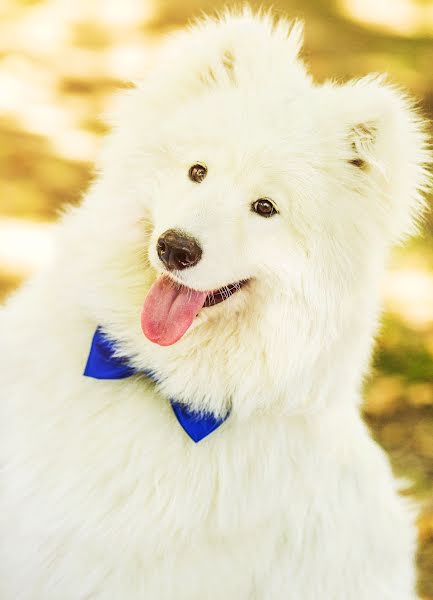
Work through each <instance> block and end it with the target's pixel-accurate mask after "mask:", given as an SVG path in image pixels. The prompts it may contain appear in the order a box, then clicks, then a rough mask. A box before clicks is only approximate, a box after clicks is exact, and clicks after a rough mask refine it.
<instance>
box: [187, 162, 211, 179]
mask: <svg viewBox="0 0 433 600" xmlns="http://www.w3.org/2000/svg"><path fill="white" fill-rule="evenodd" d="M188 175H189V178H190V179H191V181H195V182H196V183H201V182H202V181H203V179H204V178H205V177H206V175H207V168H206V167H205V166H204V165H201V164H200V163H197V164H196V165H192V167H191V168H190V170H189V171H188Z"/></svg>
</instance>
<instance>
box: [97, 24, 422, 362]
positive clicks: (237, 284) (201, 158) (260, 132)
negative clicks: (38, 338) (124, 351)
mask: <svg viewBox="0 0 433 600" xmlns="http://www.w3.org/2000/svg"><path fill="white" fill-rule="evenodd" d="M284 27H285V24H284V22H281V23H280V24H279V25H278V26H276V27H272V25H271V23H270V20H269V19H267V18H255V17H252V16H251V15H244V16H242V17H237V18H235V17H232V18H227V19H226V21H225V22H222V23H207V24H206V25H205V26H204V27H203V28H202V29H197V30H196V31H194V32H192V33H190V34H187V35H186V36H185V37H184V38H181V39H180V40H177V41H175V42H174V45H173V47H172V50H171V53H170V52H169V53H168V57H169V60H165V62H164V61H163V62H162V64H161V66H160V67H159V68H157V69H156V70H155V73H154V74H153V75H151V76H150V78H149V81H148V82H147V83H146V84H145V85H144V86H143V87H141V88H138V89H137V90H135V91H133V92H132V93H131V94H130V95H129V96H128V97H127V98H126V100H125V103H124V104H123V105H122V107H121V109H120V111H119V117H118V125H117V128H116V131H115V133H114V134H113V135H112V137H111V140H110V141H109V143H108V146H107V150H106V152H105V155H104V158H103V160H102V178H101V180H100V181H99V182H98V183H97V185H96V196H97V198H99V199H97V201H96V202H95V208H93V209H90V210H93V211H95V212H94V214H95V215H96V216H95V219H98V216H97V215H98V214H99V215H100V223H101V224H102V222H103V221H104V217H103V216H102V213H103V212H105V214H106V213H107V206H108V209H109V211H110V214H111V217H110V220H109V223H110V224H109V225H107V224H106V223H105V225H104V226H105V227H107V229H106V231H103V229H104V226H102V225H101V228H102V229H101V231H102V234H101V235H102V237H103V238H104V240H105V246H104V248H105V250H104V251H102V250H100V253H101V254H100V257H99V259H98V260H99V261H100V263H102V262H103V263H104V266H101V270H102V269H103V270H104V271H106V272H107V277H106V278H105V280H104V284H103V285H104V293H105V297H106V298H107V300H106V304H105V305H100V306H99V307H96V308H95V314H96V310H98V311H99V315H102V318H103V319H105V321H106V322H107V323H110V324H111V323H113V328H115V327H116V322H118V323H119V325H118V326H117V332H116V335H119V337H121V336H122V335H123V331H124V330H125V328H126V326H127V325H128V326H129V325H130V324H131V323H134V324H135V323H136V321H137V319H138V314H137V313H138V312H141V327H142V331H143V332H144V335H145V336H146V338H148V340H150V341H151V342H153V343H154V344H157V345H159V346H171V345H176V344H177V343H178V341H179V340H185V339H188V336H189V335H190V334H191V332H192V331H193V330H196V331H198V329H199V326H201V329H202V330H203V331H204V330H205V329H206V327H208V329H209V332H210V333H209V334H208V336H207V339H210V337H212V338H214V337H215V336H218V335H224V332H225V330H226V324H227V323H228V322H230V321H231V322H233V320H237V322H238V323H239V328H242V327H244V330H247V329H248V328H249V330H251V331H250V333H251V339H252V338H253V337H254V336H255V338H256V340H257V337H258V334H259V330H260V328H261V327H262V324H263V327H262V329H263V332H264V333H263V336H266V338H267V339H273V340H274V342H275V344H274V345H275V346H276V347H277V346H278V344H279V343H280V342H278V343H277V341H275V340H277V338H278V336H280V338H281V339H284V343H285V345H284V347H283V345H281V344H280V346H281V348H282V352H283V354H284V356H285V357H287V353H288V348H289V347H290V348H291V351H292V353H293V355H294V356H295V355H296V356H295V358H299V357H302V360H303V362H307V361H306V357H307V356H313V355H314V356H317V354H318V353H320V351H321V349H323V348H326V347H329V345H330V344H331V343H332V342H333V341H334V340H338V338H339V336H340V337H341V336H342V335H349V333H348V332H351V333H350V336H351V337H353V342H354V343H355V342H356V339H357V337H358V338H359V339H360V338H361V337H363V336H364V337H366V338H369V337H370V335H371V331H370V329H371V326H368V327H367V326H366V322H367V321H368V320H369V319H370V321H371V314H373V313H374V312H375V308H374V306H375V296H376V287H377V275H378V274H379V273H380V271H381V268H382V263H383V256H384V253H385V250H386V248H387V246H389V243H390V242H391V241H393V240H395V239H397V238H399V237H400V236H401V235H402V234H404V233H405V232H407V231H408V230H409V229H410V224H411V222H412V220H413V216H414V215H415V214H416V213H417V211H419V208H420V206H421V198H420V194H419V190H420V188H422V187H423V186H424V185H425V184H426V181H427V177H426V175H425V172H424V171H423V168H422V164H423V162H424V161H425V160H426V158H427V154H426V152H425V149H424V140H425V138H424V134H423V133H422V129H421V127H420V124H419V122H418V121H417V119H416V117H414V115H413V113H412V112H411V109H410V106H409V105H408V104H407V103H406V101H405V100H404V99H402V98H401V97H400V95H399V94H398V93H397V92H396V91H395V90H394V89H393V88H389V87H387V86H386V85H385V84H384V83H383V82H382V81H378V80H374V79H371V78H367V79H364V80H361V81H359V82H351V83H349V84H347V85H345V86H336V85H334V84H325V85H323V86H316V85H314V84H313V83H312V82H311V80H310V77H309V76H308V75H307V74H306V72H305V70H304V68H303V66H302V65H301V63H300V62H299V60H298V57H297V54H298V50H299V46H300V31H299V28H296V27H295V28H294V29H292V31H291V33H289V34H287V31H285V30H284ZM104 196H108V198H106V197H104ZM90 200H92V198H90V199H89V202H88V205H89V207H90V206H91V202H90ZM98 211H99V213H98ZM104 222H105V221H104ZM103 245H104V244H100V245H99V246H100V248H102V246H103ZM92 252H93V250H92ZM104 252H105V254H104ZM109 274H111V277H109V276H108V275H109ZM95 279H97V278H95ZM119 281H121V282H122V285H119ZM150 284H152V286H151V288H150V291H148V288H149V285H150ZM101 285H102V284H101ZM143 290H144V291H143ZM144 292H145V293H147V296H146V298H145V300H144V303H143V295H145V293H144ZM101 296H102V294H101V293H98V292H95V294H94V297H101ZM122 315H127V318H126V317H125V318H123V317H122ZM364 316H365V319H364ZM99 318H101V317H99ZM134 319H135V320H134ZM120 323H121V324H120ZM134 327H135V325H134ZM358 330H359V332H361V331H362V332H363V333H362V335H361V333H359V332H358ZM365 332H367V333H365ZM358 333H359V335H358ZM364 334H365V335H364ZM140 335H142V333H141V332H140ZM205 337H206V336H205ZM280 341H281V340H280ZM346 347H347V341H346ZM285 360H286V358H285Z"/></svg>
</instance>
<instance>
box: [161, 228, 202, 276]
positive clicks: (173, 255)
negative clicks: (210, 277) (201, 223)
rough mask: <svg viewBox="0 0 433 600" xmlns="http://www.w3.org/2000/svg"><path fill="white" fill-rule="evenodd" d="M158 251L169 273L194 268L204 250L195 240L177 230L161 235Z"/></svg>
mask: <svg viewBox="0 0 433 600" xmlns="http://www.w3.org/2000/svg"><path fill="white" fill-rule="evenodd" d="M157 251H158V256H159V258H160V259H161V260H162V262H163V263H164V264H165V266H166V267H167V269H168V270H169V271H174V270H178V271H180V270H181V269H187V268H188V267H193V266H194V265H196V264H197V263H198V261H199V260H200V258H201V255H202V249H201V248H200V246H199V245H198V243H197V241H196V240H195V239H194V238H192V237H190V236H189V235H186V234H185V233H182V232H181V231H176V230H175V229H169V230H168V231H166V232H165V233H163V234H162V235H161V237H160V238H159V240H158V244H157Z"/></svg>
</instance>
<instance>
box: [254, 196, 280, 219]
mask: <svg viewBox="0 0 433 600" xmlns="http://www.w3.org/2000/svg"><path fill="white" fill-rule="evenodd" d="M251 208H252V210H253V211H254V212H256V213H257V214H258V215H260V216H261V217H266V218H268V217H272V216H273V215H275V214H277V213H278V211H277V209H276V208H275V206H274V205H273V204H272V202H271V201H270V200H268V199H267V198H260V200H256V201H255V202H254V203H253V204H252V205H251Z"/></svg>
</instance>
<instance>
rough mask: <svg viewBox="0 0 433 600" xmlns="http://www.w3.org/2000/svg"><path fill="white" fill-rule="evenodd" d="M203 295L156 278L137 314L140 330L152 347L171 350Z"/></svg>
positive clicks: (161, 278) (182, 333) (194, 314)
mask: <svg viewBox="0 0 433 600" xmlns="http://www.w3.org/2000/svg"><path fill="white" fill-rule="evenodd" d="M206 296H207V293H206V292H196V291H195V290H191V289H190V288H187V287H184V286H176V285H175V284H174V283H173V282H172V281H170V280H169V279H168V277H164V276H162V277H160V278H159V279H158V280H157V281H155V283H154V284H153V286H152V287H151V288H150V290H149V292H148V294H147V296H146V299H145V301H144V305H143V309H142V311H141V329H142V330H143V333H144V335H145V336H146V337H147V338H148V339H149V340H150V341H151V342H154V343H155V344H159V345H160V346H171V344H174V343H175V342H177V341H178V340H179V339H180V338H181V337H182V336H183V335H184V333H185V332H186V331H187V329H188V328H189V326H190V325H191V323H192V322H193V320H194V318H195V317H196V315H197V313H198V312H199V310H200V309H201V308H202V306H203V304H204V302H205V300H206Z"/></svg>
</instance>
